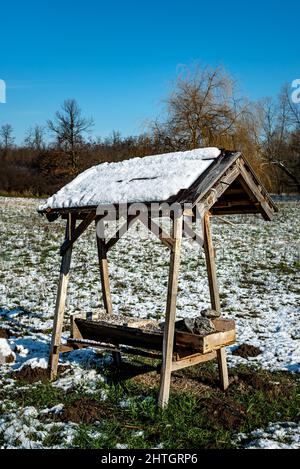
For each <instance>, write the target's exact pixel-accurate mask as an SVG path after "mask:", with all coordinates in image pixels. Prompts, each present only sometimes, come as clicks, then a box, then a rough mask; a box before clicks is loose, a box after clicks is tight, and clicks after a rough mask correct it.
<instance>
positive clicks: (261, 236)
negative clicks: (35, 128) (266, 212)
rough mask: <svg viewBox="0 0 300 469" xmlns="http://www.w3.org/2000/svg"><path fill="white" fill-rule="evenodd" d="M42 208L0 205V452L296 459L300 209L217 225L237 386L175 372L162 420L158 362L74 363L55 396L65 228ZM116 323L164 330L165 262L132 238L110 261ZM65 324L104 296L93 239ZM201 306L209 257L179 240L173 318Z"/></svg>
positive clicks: (83, 358) (142, 239)
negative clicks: (53, 339) (10, 354)
mask: <svg viewBox="0 0 300 469" xmlns="http://www.w3.org/2000/svg"><path fill="white" fill-rule="evenodd" d="M37 205H38V201H37V200H33V199H13V198H0V210H1V225H0V231H1V246H0V253H1V256H0V259H1V265H0V281H1V284H0V302H1V303H0V331H1V336H2V337H6V338H7V340H8V342H9V344H10V346H11V348H12V350H13V351H14V353H15V355H16V360H15V363H13V364H11V365H2V366H1V372H2V373H1V394H0V397H1V410H0V441H1V443H0V444H1V446H3V447H84V448H88V447H92V448H115V447H120V448H122V447H129V448H150V447H159V448H224V447H225V448H227V447H299V446H300V431H299V426H298V424H299V417H300V415H299V413H300V412H299V408H300V405H299V404H300V402H299V374H298V373H299V369H300V366H299V362H300V325H299V304H300V301H299V300H300V287H299V285H300V282H299V280H300V278H299V277H300V275H299V267H300V245H299V239H300V236H299V235H300V224H299V219H300V204H299V203H289V204H280V207H279V208H280V211H279V213H278V214H277V215H276V216H275V218H274V221H272V222H270V223H267V222H264V221H263V220H262V219H261V218H259V217H258V216H249V217H238V216H236V217H231V218H230V220H231V221H232V223H234V226H232V225H228V224H226V223H224V222H223V221H221V220H219V219H218V220H215V221H214V226H213V229H214V240H215V245H216V252H217V269H218V276H219V282H220V291H221V301H222V312H223V315H224V317H231V318H234V319H235V320H236V323H237V336H238V339H237V340H238V342H237V345H239V344H243V343H247V344H252V345H254V346H256V347H257V348H258V349H259V350H260V352H261V353H259V354H258V355H257V356H256V357H249V358H243V357H240V356H236V355H234V351H235V348H236V346H232V347H230V348H229V350H228V355H229V366H230V380H231V386H230V388H229V390H228V391H227V392H226V393H222V392H221V391H220V390H219V389H218V382H217V370H216V366H215V364H213V363H211V364H208V365H202V366H199V367H194V368H193V369H188V370H186V371H182V372H178V373H176V374H175V373H174V376H173V381H172V393H171V400H170V405H169V407H168V409H167V410H166V411H165V412H161V411H158V410H157V408H156V402H155V397H156V393H157V387H158V382H159V375H158V374H157V367H158V363H154V364H153V362H152V363H150V362H147V361H145V360H143V361H141V360H140V361H138V362H137V363H132V362H131V361H130V360H129V358H128V357H127V358H126V357H125V362H124V364H123V365H122V368H121V369H120V370H116V369H114V367H113V366H112V363H111V358H110V356H109V355H102V354H99V353H96V352H95V351H93V350H84V351H76V352H72V353H70V354H66V355H64V356H63V359H62V367H61V375H60V377H59V379H58V380H57V381H56V382H55V383H53V384H49V383H48V381H47V380H46V379H45V377H46V370H45V367H46V359H47V356H48V351H49V340H50V333H51V327H52V319H53V309H54V303H55V294H56V287H57V279H58V271H59V255H58V247H59V245H60V244H61V241H62V238H63V225H62V223H61V222H55V223H52V224H50V223H48V222H47V221H46V220H45V219H44V218H42V217H40V216H38V215H37V214H36V208H37ZM110 263H111V274H112V295H113V302H114V306H115V312H120V313H123V314H128V315H130V316H139V317H146V318H151V319H156V320H159V319H162V318H163V313H164V301H165V297H166V286H167V274H168V271H167V268H168V252H167V250H166V249H165V248H164V247H162V246H161V245H160V243H159V242H157V241H156V240H154V239H152V238H149V237H146V235H145V232H144V230H143V229H142V228H138V227H137V228H133V230H132V231H130V232H129V234H128V235H127V236H126V238H124V239H122V240H121V241H120V242H119V243H118V244H117V245H116V247H115V248H114V249H113V250H112V251H111V254H110ZM72 273H73V275H72V276H71V282H70V288H69V299H68V305H67V315H66V316H67V317H66V326H65V331H64V338H66V337H67V335H68V314H69V313H71V312H76V311H96V310H97V309H98V308H99V307H101V294H100V293H101V292H100V281H99V273H98V266H97V260H96V246H95V239H94V233H93V231H92V230H90V231H89V232H88V233H87V235H86V236H84V237H83V238H82V239H80V240H79V241H78V243H77V246H76V247H75V249H74V260H73V264H72ZM207 306H209V295H208V286H207V282H206V275H205V264H204V258H203V254H202V252H201V251H200V248H199V247H196V246H194V245H193V244H191V243H190V242H189V241H188V240H185V241H184V245H183V257H182V265H181V274H180V288H179V299H178V317H186V316H195V315H197V314H199V311H200V310H201V309H202V308H204V307H207Z"/></svg>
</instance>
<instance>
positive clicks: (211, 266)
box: [203, 212, 221, 312]
mask: <svg viewBox="0 0 300 469" xmlns="http://www.w3.org/2000/svg"><path fill="white" fill-rule="evenodd" d="M203 230H204V233H203V234H204V252H205V259H206V270H207V276H208V284H209V292H210V300H211V307H212V309H215V310H216V311H219V312H220V310H221V305H220V295H219V287H218V279H217V272H216V264H215V252H214V247H213V243H212V234H211V227H210V213H208V212H207V213H205V215H204V220H203Z"/></svg>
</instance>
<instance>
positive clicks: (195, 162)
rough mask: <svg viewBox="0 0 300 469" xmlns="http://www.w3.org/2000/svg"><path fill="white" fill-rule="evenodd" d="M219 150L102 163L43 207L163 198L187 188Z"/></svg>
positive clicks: (50, 199)
mask: <svg viewBox="0 0 300 469" xmlns="http://www.w3.org/2000/svg"><path fill="white" fill-rule="evenodd" d="M220 153H221V151H220V150H219V149H218V148H199V149H196V150H190V151H184V152H183V151H178V152H175V153H165V154H163V155H152V156H147V157H144V158H132V159H130V160H124V161H120V162H118V163H102V164H99V165H97V166H93V167H92V168H89V169H87V170H86V171H84V172H83V173H81V174H79V176H77V177H76V178H75V179H74V180H73V181H72V182H70V183H69V184H67V185H66V186H65V187H63V188H62V189H61V190H60V191H58V192H57V193H56V194H54V195H53V196H52V197H50V198H49V199H48V200H47V202H46V204H44V205H43V206H41V209H46V208H62V207H83V206H87V205H95V206H97V205H99V204H113V203H129V202H146V201H148V202H149V201H152V202H155V201H163V200H166V199H168V198H169V197H170V196H171V195H175V194H177V193H178V192H179V191H180V189H186V188H188V187H189V186H190V185H191V184H192V183H193V182H194V181H195V180H196V179H197V177H199V176H200V175H201V174H202V173H203V172H204V171H205V170H206V169H207V168H208V167H209V166H210V164H211V163H212V160H213V159H214V158H217V157H218V156H219V155H220Z"/></svg>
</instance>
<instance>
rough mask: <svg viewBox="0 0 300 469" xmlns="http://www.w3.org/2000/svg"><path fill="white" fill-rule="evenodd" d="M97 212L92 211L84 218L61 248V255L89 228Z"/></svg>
mask: <svg viewBox="0 0 300 469" xmlns="http://www.w3.org/2000/svg"><path fill="white" fill-rule="evenodd" d="M95 218H96V212H90V213H88V215H87V216H86V217H85V218H84V220H83V221H82V222H81V223H80V225H78V226H77V228H76V229H75V230H74V232H73V233H72V238H69V237H68V238H67V239H66V240H65V242H64V243H63V245H62V246H61V248H60V255H61V256H63V255H64V254H65V253H66V252H67V250H68V249H69V248H70V247H71V246H72V245H73V244H74V243H75V241H76V240H77V239H78V238H79V236H81V235H82V233H83V232H84V231H85V230H86V229H87V228H88V226H89V225H90V224H91V223H92V222H93V221H94V220H95Z"/></svg>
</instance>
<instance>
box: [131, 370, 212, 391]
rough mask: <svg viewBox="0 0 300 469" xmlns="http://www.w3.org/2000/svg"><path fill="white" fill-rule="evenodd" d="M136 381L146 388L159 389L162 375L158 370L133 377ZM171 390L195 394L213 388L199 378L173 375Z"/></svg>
mask: <svg viewBox="0 0 300 469" xmlns="http://www.w3.org/2000/svg"><path fill="white" fill-rule="evenodd" d="M132 381H134V382H135V383H137V384H139V385H142V386H144V387H145V388H146V389H158V388H159V384H160V375H159V374H158V373H157V372H156V371H151V372H150V373H145V374H142V375H138V376H135V377H134V378H132ZM171 390H173V391H177V392H183V391H185V392H192V393H195V394H203V393H205V392H207V391H208V390H211V389H210V387H209V386H207V385H206V384H204V383H202V382H201V381H200V380H198V379H191V378H187V377H184V376H183V377H182V376H176V375H175V374H174V373H173V374H172V376H171Z"/></svg>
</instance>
